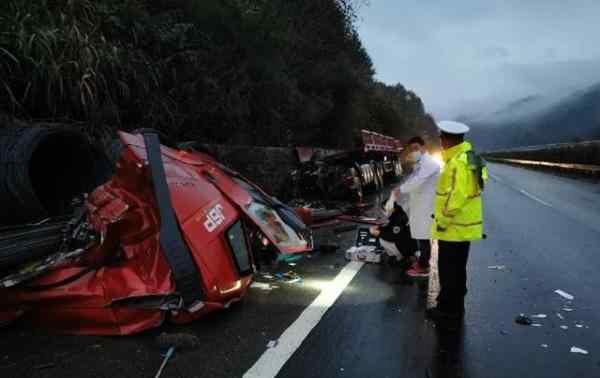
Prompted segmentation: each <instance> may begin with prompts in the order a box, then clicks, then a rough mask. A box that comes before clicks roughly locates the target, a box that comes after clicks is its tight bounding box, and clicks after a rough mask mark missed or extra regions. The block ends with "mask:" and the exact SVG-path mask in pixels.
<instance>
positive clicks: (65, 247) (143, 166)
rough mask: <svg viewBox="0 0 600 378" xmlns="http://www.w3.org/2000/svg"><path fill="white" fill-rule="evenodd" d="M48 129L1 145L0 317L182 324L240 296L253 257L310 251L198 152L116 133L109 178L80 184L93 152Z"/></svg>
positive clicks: (126, 330) (133, 328)
mask: <svg viewBox="0 0 600 378" xmlns="http://www.w3.org/2000/svg"><path fill="white" fill-rule="evenodd" d="M44 130H45V131H44ZM48 130H50V129H44V128H26V129H25V130H24V131H20V133H21V134H19V138H18V141H17V142H19V143H21V144H22V143H26V142H27V143H29V145H28V146H27V148H21V149H20V150H19V149H18V148H17V147H18V145H19V143H16V142H15V143H13V142H14V141H13V142H11V143H9V142H6V143H5V145H4V146H2V145H0V148H1V149H2V150H3V151H4V152H0V154H4V155H0V158H1V159H0V163H2V167H3V168H2V169H3V170H4V171H3V173H2V174H3V175H4V177H3V180H2V182H3V183H0V189H2V190H1V191H2V192H4V193H3V194H2V197H3V198H2V199H0V203H1V204H2V206H3V208H4V209H5V211H4V214H2V215H0V218H1V219H0V224H4V225H5V226H2V227H0V323H5V324H7V323H10V322H12V321H14V320H16V319H19V318H20V319H21V320H22V321H24V322H27V324H29V325H31V326H35V327H42V328H46V329H50V330H52V331H55V332H61V333H70V334H96V335H127V334H133V333H137V332H141V331H143V330H146V329H149V328H153V327H157V326H159V325H161V324H162V323H163V322H165V321H166V320H168V321H171V322H174V323H188V322H191V321H193V320H195V319H198V318H200V317H201V316H203V315H205V314H207V313H209V312H211V311H215V310H219V309H225V308H227V307H229V306H230V305H231V304H232V303H235V302H238V301H240V300H241V299H242V298H243V297H244V295H245V294H246V292H247V290H248V287H249V285H250V283H251V280H252V275H253V273H254V271H255V269H256V263H257V260H258V259H260V257H261V256H262V255H264V254H269V253H270V254H275V255H282V254H283V255H291V254H298V253H303V252H306V251H309V250H311V249H312V236H311V231H310V229H309V228H307V227H306V226H305V225H304V223H303V222H302V221H301V220H300V218H299V217H298V216H297V215H296V213H295V211H294V210H293V209H291V208H289V207H287V206H286V205H284V204H282V203H281V202H279V201H278V200H277V199H275V198H273V197H271V196H269V195H268V194H266V193H265V192H263V191H262V190H261V189H260V188H259V187H258V186H256V185H255V184H253V183H252V182H251V181H249V180H248V179H246V178H244V177H242V176H241V175H239V174H238V173H236V172H235V171H233V170H231V169H229V168H227V167H225V166H224V165H222V164H221V163H220V162H218V161H216V160H215V159H214V158H212V157H211V156H209V155H207V154H205V153H202V152H199V151H196V150H194V149H177V148H171V147H166V146H164V145H161V144H160V139H159V135H158V134H157V133H155V132H152V131H142V132H140V133H137V134H135V133H132V134H129V133H124V132H120V133H119V138H120V142H119V143H118V145H119V147H118V154H117V157H116V158H115V159H114V162H113V164H112V165H110V166H111V168H113V169H114V171H113V172H112V175H108V176H107V177H109V178H108V179H107V180H101V181H102V182H101V183H100V182H97V181H98V177H96V178H95V179H94V180H95V181H96V182H94V180H91V182H90V180H88V182H87V184H88V185H87V187H86V188H80V187H77V185H75V184H76V183H77V182H80V181H82V180H83V181H85V177H86V175H88V173H89V172H90V171H91V170H93V167H96V166H97V165H98V162H99V161H100V160H102V159H100V158H99V157H98V155H97V154H96V155H94V154H90V153H89V151H88V149H87V147H85V145H86V141H85V140H84V139H81V138H79V137H75V136H74V135H76V133H73V132H69V131H64V130H63V131H60V132H57V131H48ZM27 135H33V136H35V137H32V139H31V140H29V141H28V140H27V138H26V136H27ZM36 138H37V139H36ZM78 138H79V139H78ZM9 139H10V138H9ZM13 139H14V138H13ZM24 140H25V142H23V141H24ZM34 140H35V143H33V142H32V141H34ZM61 143H62V144H63V145H62V146H61ZM0 144H1V143H0ZM52 144H54V146H52ZM14 146H17V147H14ZM23 151H26V153H25V152H23ZM113 152H114V151H113ZM57 159H62V160H60V161H58V160H57ZM19 164H21V165H24V168H23V167H22V169H21V170H22V171H25V173H23V172H20V173H19V172H16V170H19V169H20V168H19ZM86 164H87V165H86ZM105 165H106V164H105ZM11 177H12V178H15V177H16V178H18V179H19V180H21V181H18V180H17V181H15V182H17V184H15V183H14V182H12V184H11V181H10V180H11ZM78 180H79V181H78ZM7 182H8V183H7ZM23 182H25V184H26V185H25V184H22V183H23ZM21 184H22V185H21ZM85 186H86V185H84V187H85ZM40 188H41V189H40ZM84 189H86V190H87V189H89V191H87V193H89V194H81V193H86V191H85V190H84ZM27 196H29V197H27ZM73 198H75V199H74V200H73ZM35 206H38V207H39V208H40V209H41V210H40V211H37V212H36V211H30V209H31V208H32V207H34V208H35ZM38 210H39V209H38ZM28 212H30V213H31V214H28ZM41 214H45V215H44V216H43V218H44V219H43V220H40V219H39V218H40V215H41ZM36 216H37V217H38V218H37V219H35V217H36ZM33 219H35V221H33ZM8 220H10V221H11V222H12V224H11V223H10V222H8ZM14 220H23V221H25V220H26V221H27V222H25V223H23V222H21V223H20V224H17V225H15V224H14Z"/></svg>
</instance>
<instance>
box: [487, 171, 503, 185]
mask: <svg viewBox="0 0 600 378" xmlns="http://www.w3.org/2000/svg"><path fill="white" fill-rule="evenodd" d="M490 177H491V178H492V180H494V181H497V182H499V183H502V182H503V181H502V179H501V178H500V177H498V176H496V175H493V174H491V173H490Z"/></svg>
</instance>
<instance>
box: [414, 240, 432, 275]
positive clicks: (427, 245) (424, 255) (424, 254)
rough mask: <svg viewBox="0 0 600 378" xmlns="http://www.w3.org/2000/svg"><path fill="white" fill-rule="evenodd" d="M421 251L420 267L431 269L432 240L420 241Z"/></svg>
mask: <svg viewBox="0 0 600 378" xmlns="http://www.w3.org/2000/svg"><path fill="white" fill-rule="evenodd" d="M417 241H418V242H419V251H421V255H420V256H419V265H420V266H421V267H423V268H429V259H430V258H431V240H429V239H419V240H417Z"/></svg>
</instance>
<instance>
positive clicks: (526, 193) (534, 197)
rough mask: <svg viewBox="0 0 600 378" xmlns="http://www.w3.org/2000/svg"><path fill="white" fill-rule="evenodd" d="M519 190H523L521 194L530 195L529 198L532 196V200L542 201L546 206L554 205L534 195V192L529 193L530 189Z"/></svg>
mask: <svg viewBox="0 0 600 378" xmlns="http://www.w3.org/2000/svg"><path fill="white" fill-rule="evenodd" d="M519 192H521V194H523V195H524V196H526V197H529V198H531V199H532V200H534V201H536V202H539V203H541V204H542V205H544V206H548V207H552V205H550V204H549V203H548V202H546V201H544V200H542V199H540V198H538V197H536V196H534V195H533V194H531V193H529V192H528V191H526V190H523V189H520V190H519Z"/></svg>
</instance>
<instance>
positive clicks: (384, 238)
mask: <svg viewBox="0 0 600 378" xmlns="http://www.w3.org/2000/svg"><path fill="white" fill-rule="evenodd" d="M390 210H391V213H390ZM386 212H388V213H389V215H388V222H387V223H386V224H384V225H383V226H374V227H371V228H370V232H371V235H373V236H375V237H377V238H379V244H380V245H381V247H382V248H383V249H384V250H385V252H386V254H387V256H388V262H389V263H390V265H398V266H400V267H401V268H402V270H403V271H405V270H406V269H408V268H410V267H411V266H412V265H413V264H414V263H415V262H416V257H415V252H416V251H417V249H418V246H417V241H416V240H414V239H413V238H412V237H411V235H410V226H409V224H408V215H407V214H406V211H404V208H402V206H400V205H398V204H397V203H396V202H395V201H394V202H393V207H392V208H391V209H387V210H386Z"/></svg>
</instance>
